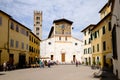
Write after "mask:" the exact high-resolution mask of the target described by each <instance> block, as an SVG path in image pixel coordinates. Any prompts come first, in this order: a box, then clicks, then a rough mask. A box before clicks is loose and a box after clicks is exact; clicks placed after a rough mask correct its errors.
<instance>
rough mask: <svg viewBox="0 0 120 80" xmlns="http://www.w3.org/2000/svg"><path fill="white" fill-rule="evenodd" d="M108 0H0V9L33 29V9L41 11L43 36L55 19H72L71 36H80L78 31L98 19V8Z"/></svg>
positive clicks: (45, 35)
mask: <svg viewBox="0 0 120 80" xmlns="http://www.w3.org/2000/svg"><path fill="white" fill-rule="evenodd" d="M107 1H108V0H102V1H101V0H0V9H1V10H3V11H5V12H7V13H8V14H10V15H11V16H13V18H15V19H16V20H17V21H19V22H21V23H22V24H24V25H26V26H27V27H29V28H30V29H33V12H34V10H40V11H43V26H42V27H43V38H44V39H45V38H47V37H48V34H49V32H50V28H51V26H52V22H53V20H55V19H60V18H63V17H64V18H66V19H69V20H71V21H73V22H74V23H73V25H72V26H73V27H74V29H73V32H72V33H73V36H75V37H77V38H81V36H82V34H81V33H80V31H81V30H82V29H83V28H85V27H86V26H88V25H89V24H93V23H97V22H98V21H99V14H98V12H99V10H100V9H101V8H102V7H103V6H104V4H105V3H106V2H107Z"/></svg>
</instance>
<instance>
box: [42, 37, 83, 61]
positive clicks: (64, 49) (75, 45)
mask: <svg viewBox="0 0 120 80" xmlns="http://www.w3.org/2000/svg"><path fill="white" fill-rule="evenodd" d="M40 45H41V57H49V58H50V60H51V55H53V61H58V62H60V63H71V61H74V60H73V57H75V60H77V61H80V62H82V59H81V58H82V55H83V49H82V47H83V46H82V45H83V43H82V41H80V40H77V39H75V38H73V37H70V38H69V40H68V41H66V42H64V41H55V38H54V37H53V38H49V39H47V40H44V41H42V42H41V44H40ZM62 54H65V61H62Z"/></svg>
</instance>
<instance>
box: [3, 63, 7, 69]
mask: <svg viewBox="0 0 120 80" xmlns="http://www.w3.org/2000/svg"><path fill="white" fill-rule="evenodd" d="M6 70H7V63H6V62H4V63H3V71H6Z"/></svg>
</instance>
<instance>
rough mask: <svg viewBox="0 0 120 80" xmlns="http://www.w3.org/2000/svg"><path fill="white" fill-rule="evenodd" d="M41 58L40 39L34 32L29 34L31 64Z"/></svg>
mask: <svg viewBox="0 0 120 80" xmlns="http://www.w3.org/2000/svg"><path fill="white" fill-rule="evenodd" d="M39 59H40V39H39V38H38V37H37V36H36V35H35V34H34V33H33V32H30V35H29V64H30V65H32V64H36V63H38V62H39Z"/></svg>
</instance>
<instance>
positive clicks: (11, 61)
mask: <svg viewBox="0 0 120 80" xmlns="http://www.w3.org/2000/svg"><path fill="white" fill-rule="evenodd" d="M9 64H10V65H11V66H13V64H14V55H13V54H9Z"/></svg>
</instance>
